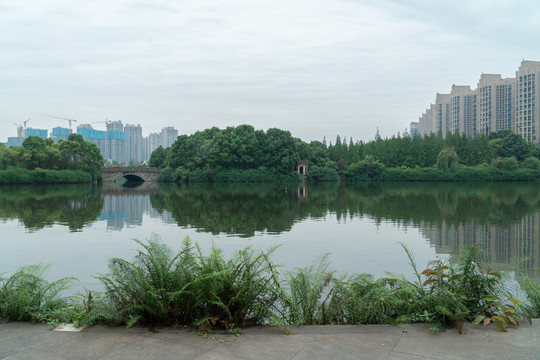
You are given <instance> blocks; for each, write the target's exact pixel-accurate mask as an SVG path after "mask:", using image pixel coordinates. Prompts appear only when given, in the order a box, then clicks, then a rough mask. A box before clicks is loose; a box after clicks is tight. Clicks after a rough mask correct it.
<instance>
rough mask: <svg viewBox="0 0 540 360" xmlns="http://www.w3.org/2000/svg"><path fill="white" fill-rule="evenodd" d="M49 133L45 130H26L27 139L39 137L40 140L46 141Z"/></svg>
mask: <svg viewBox="0 0 540 360" xmlns="http://www.w3.org/2000/svg"><path fill="white" fill-rule="evenodd" d="M47 134H48V131H47V130H45V129H33V128H27V129H26V137H28V136H38V137H40V138H43V139H46V138H47Z"/></svg>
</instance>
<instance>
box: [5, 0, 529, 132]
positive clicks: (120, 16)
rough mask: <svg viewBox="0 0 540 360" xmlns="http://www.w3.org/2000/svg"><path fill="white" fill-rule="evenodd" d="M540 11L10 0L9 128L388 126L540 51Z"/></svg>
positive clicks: (388, 0) (404, 4)
mask: <svg viewBox="0 0 540 360" xmlns="http://www.w3.org/2000/svg"><path fill="white" fill-rule="evenodd" d="M539 18H540V3H538V2H537V1H535V0H523V1H518V2H516V1H510V0H500V1H485V0H468V1H465V0H456V1H452V2H440V1H427V0H403V1H402V0H400V1H398V0H377V1H374V0H358V1H351V0H297V1H293V2H291V1H286V0H274V1H271V2H269V1H259V0H201V1H192V2H160V1H153V2H144V1H143V2H140V1H132V0H116V1H112V2H111V1H106V0H95V1H92V2H72V1H67V0H25V1H18V2H15V1H7V0H0V44H1V46H2V54H1V55H0V141H1V142H5V141H6V139H7V137H8V136H13V134H14V133H15V132H16V127H15V125H14V123H18V124H20V123H22V122H23V121H25V120H26V119H28V118H30V119H31V121H30V122H29V123H28V126H30V127H34V128H40V129H52V128H53V127H57V126H63V127H67V125H68V124H67V122H64V121H61V120H59V119H58V120H59V121H55V120H53V119H51V118H46V117H42V116H41V115H42V114H53V115H57V116H61V117H66V118H72V119H77V120H79V121H78V122H77V124H80V123H92V122H99V121H105V120H106V119H110V120H113V121H117V120H121V121H122V122H123V123H129V124H140V125H141V126H142V127H143V128H144V130H145V132H146V133H145V134H144V135H148V134H149V133H154V132H158V131H159V129H162V128H163V127H166V126H174V127H175V128H177V129H178V130H179V132H180V133H181V134H192V133H193V132H195V131H197V130H203V129H205V128H209V127H212V126H217V127H220V128H224V127H227V126H237V125H240V124H250V125H252V126H253V127H255V128H256V129H262V130H267V129H268V128H280V129H284V130H288V131H290V132H291V134H292V135H293V136H295V137H299V138H301V139H302V140H305V141H310V140H322V139H323V137H326V138H327V140H329V141H330V140H333V139H335V137H336V135H340V136H342V137H343V136H346V137H347V138H350V137H352V138H353V139H354V140H369V139H373V138H374V136H375V133H376V132H377V128H378V129H379V133H380V135H381V136H382V137H387V136H391V135H393V134H395V133H397V132H398V131H403V130H404V129H405V128H408V126H409V123H410V122H411V121H415V120H416V119H417V118H418V115H419V112H420V111H421V109H423V108H425V106H426V99H431V96H432V94H434V93H446V92H448V88H449V84H474V83H475V82H476V81H477V79H478V74H480V73H482V72H485V73H501V71H502V72H503V73H502V74H501V75H502V76H503V77H512V76H514V74H513V73H512V71H513V69H516V68H517V67H518V66H519V63H520V61H521V59H531V60H534V59H540V47H539V46H537V44H540V22H538V19H539ZM501 69H507V70H506V72H505V70H501ZM96 125H97V126H96V128H97V129H103V126H102V125H103V124H96Z"/></svg>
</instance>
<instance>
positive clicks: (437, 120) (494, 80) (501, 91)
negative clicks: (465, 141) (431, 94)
mask: <svg viewBox="0 0 540 360" xmlns="http://www.w3.org/2000/svg"><path fill="white" fill-rule="evenodd" d="M539 107H540V61H531V60H523V61H522V62H521V64H520V66H519V68H518V69H516V72H515V77H508V78H502V76H501V75H500V74H486V73H482V74H481V75H480V80H479V81H478V84H477V86H476V88H474V89H471V86H470V85H455V84H454V85H452V90H451V92H450V93H448V94H441V93H437V94H436V95H435V102H434V103H431V104H430V106H429V107H428V108H427V109H426V110H425V111H424V112H423V113H422V115H420V117H419V119H418V122H411V130H410V132H411V133H413V129H414V128H417V129H418V134H421V135H429V134H431V133H440V134H442V135H443V136H446V134H447V133H459V134H465V135H466V136H468V137H475V136H477V135H486V136H487V135H489V134H490V133H493V132H497V131H501V130H511V131H514V132H515V133H517V134H519V135H521V136H522V137H523V138H524V139H525V140H527V141H530V142H533V143H535V144H539V143H540V111H538V109H539Z"/></svg>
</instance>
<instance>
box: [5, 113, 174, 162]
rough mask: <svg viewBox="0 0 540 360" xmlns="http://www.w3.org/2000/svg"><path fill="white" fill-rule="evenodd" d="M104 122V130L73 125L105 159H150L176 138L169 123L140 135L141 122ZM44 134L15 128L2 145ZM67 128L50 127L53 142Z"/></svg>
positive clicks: (65, 134) (65, 133)
mask: <svg viewBox="0 0 540 360" xmlns="http://www.w3.org/2000/svg"><path fill="white" fill-rule="evenodd" d="M98 122H106V126H107V130H106V131H103V130H96V129H94V128H93V127H92V125H90V124H80V125H79V126H77V134H79V135H81V136H82V137H83V138H84V139H85V140H88V141H90V142H92V143H94V144H96V145H97V147H98V148H99V150H100V151H101V154H102V156H103V158H104V159H105V160H112V161H116V162H119V163H128V162H130V161H135V162H139V163H140V162H144V161H148V160H149V159H150V155H151V154H152V152H153V151H154V150H155V149H157V148H158V147H159V146H163V147H169V146H171V145H172V144H174V142H175V141H176V138H177V137H178V130H176V129H175V128H174V127H172V126H168V127H165V128H163V129H162V130H161V131H160V132H159V133H152V134H150V135H149V136H148V137H143V134H142V127H141V125H130V124H126V125H125V126H124V124H123V123H122V121H119V120H118V121H108V120H107V121H98ZM47 134H48V131H47V130H44V129H33V128H24V127H22V126H19V127H18V128H17V137H8V141H7V143H5V144H6V146H21V145H22V143H23V142H24V139H26V137H27V136H39V137H42V138H46V137H47ZM70 134H71V130H70V129H67V128H63V127H55V128H53V129H52V135H51V138H52V139H53V140H54V141H59V140H67V138H68V137H69V135H70Z"/></svg>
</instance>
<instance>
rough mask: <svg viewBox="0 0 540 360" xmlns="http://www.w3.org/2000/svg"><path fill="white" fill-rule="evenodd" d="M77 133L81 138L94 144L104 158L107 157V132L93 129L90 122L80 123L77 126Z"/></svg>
mask: <svg viewBox="0 0 540 360" xmlns="http://www.w3.org/2000/svg"><path fill="white" fill-rule="evenodd" d="M77 134H78V135H81V136H82V137H83V139H85V140H88V141H90V142H91V143H94V144H96V146H97V147H98V148H99V151H100V152H101V155H102V156H103V158H104V159H107V155H106V154H107V132H106V131H102V130H95V129H94V128H93V127H92V125H90V124H81V125H79V126H77Z"/></svg>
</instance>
